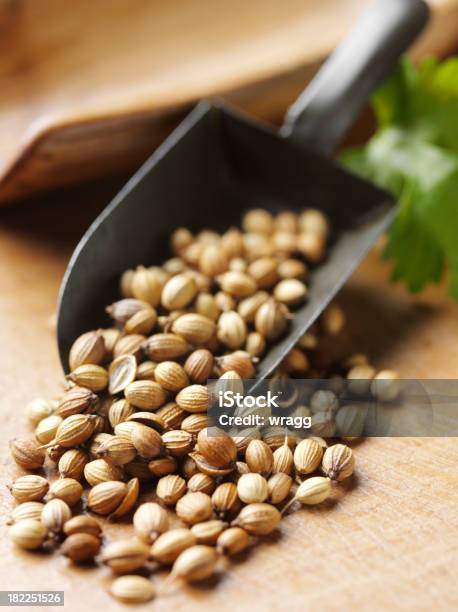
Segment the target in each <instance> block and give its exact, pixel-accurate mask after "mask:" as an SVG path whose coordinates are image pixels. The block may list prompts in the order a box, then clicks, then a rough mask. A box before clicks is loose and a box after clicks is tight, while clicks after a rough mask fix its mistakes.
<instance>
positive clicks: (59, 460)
mask: <svg viewBox="0 0 458 612" xmlns="http://www.w3.org/2000/svg"><path fill="white" fill-rule="evenodd" d="M328 235H329V226H328V222H327V220H326V218H325V217H324V216H323V214H322V213H321V212H319V211H317V210H314V209H308V210H305V211H304V212H303V213H302V214H300V215H298V214H295V213H291V212H282V213H280V214H278V215H277V216H276V217H273V216H272V215H271V214H270V213H268V212H267V211H264V210H261V209H254V210H251V211H249V212H248V213H247V214H246V215H245V217H244V218H243V221H242V230H238V229H236V228H232V229H229V230H228V231H227V232H226V233H224V234H223V235H218V234H217V233H215V232H213V231H209V230H204V231H202V232H200V233H199V234H197V235H196V236H194V235H192V234H191V232H189V231H188V230H186V229H178V230H176V231H175V232H174V234H173V235H172V237H171V250H172V253H173V257H172V258H171V259H169V260H167V261H166V262H165V263H164V264H163V265H162V266H153V267H150V268H147V267H143V266H140V267H138V268H137V269H136V270H128V271H126V272H125V273H124V274H123V275H122V278H121V282H120V290H121V299H120V300H119V301H117V302H115V303H114V304H111V305H110V306H108V307H107V312H108V314H109V315H110V317H111V318H112V321H113V325H112V327H110V328H108V329H100V330H95V331H89V332H87V333H85V334H83V335H82V336H80V337H79V338H77V339H76V340H75V342H74V344H73V347H72V349H71V351H70V355H69V365H70V370H71V372H70V374H69V376H68V377H67V384H68V388H67V390H66V391H65V393H64V394H63V395H62V397H61V398H59V399H58V400H57V401H47V400H43V399H37V400H33V401H32V402H30V403H29V404H28V405H27V407H26V415H27V418H28V420H29V421H30V423H31V424H32V426H33V427H34V435H33V436H32V437H26V438H21V439H15V440H13V441H12V442H11V452H12V456H13V458H14V459H15V461H16V463H17V464H18V465H19V466H20V467H21V468H23V469H24V470H27V471H28V472H32V473H30V474H27V475H24V476H21V477H19V478H17V479H16V480H15V481H14V482H13V483H12V485H11V492H12V495H13V497H14V498H15V500H16V501H17V502H18V505H17V506H16V507H15V508H14V510H13V512H12V515H11V521H10V522H11V527H10V531H9V533H10V537H11V540H12V541H13V542H14V544H15V545H16V546H18V547H20V548H23V549H26V550H37V549H40V548H42V547H56V548H59V549H60V550H61V552H62V553H63V554H64V555H66V556H67V557H68V558H69V559H70V561H71V562H72V563H94V562H96V563H97V564H103V565H105V566H107V567H108V568H109V569H110V570H111V571H112V572H113V575H114V576H116V578H115V579H114V580H113V582H112V584H111V593H112V595H113V596H114V597H116V598H117V599H118V600H120V601H123V602H126V603H136V602H144V601H148V600H150V599H152V598H153V597H154V596H155V594H156V592H157V588H156V587H155V585H154V583H153V580H154V576H153V578H152V579H148V578H146V577H145V576H144V573H143V574H142V575H137V574H135V572H137V571H138V570H145V568H146V569H148V568H150V569H151V572H152V573H153V571H154V569H155V568H156V567H161V568H170V574H169V578H168V579H167V580H168V581H172V580H176V579H181V580H185V581H189V582H194V581H200V580H204V579H206V578H208V577H210V576H211V575H212V574H213V573H214V572H216V571H221V569H222V564H221V563H220V558H221V557H222V556H226V557H230V556H232V555H236V554H238V553H240V552H242V551H244V550H245V549H247V548H248V547H250V546H252V545H253V544H255V543H256V542H257V541H258V539H259V538H261V537H262V536H265V535H267V534H269V533H271V532H272V531H274V530H276V529H277V528H278V525H279V523H280V520H281V517H282V514H285V512H286V511H289V510H290V509H291V507H297V506H299V507H300V505H301V504H302V505H305V506H306V505H313V504H318V503H321V502H323V501H324V500H325V499H327V498H328V497H329V495H330V494H331V493H332V488H333V486H338V483H339V481H341V480H343V479H345V478H348V477H349V476H351V474H352V473H353V470H354V464H355V460H354V454H353V451H352V449H351V448H350V447H349V446H347V445H346V444H342V443H341V442H339V440H338V439H336V438H334V437H333V436H334V435H335V434H336V429H335V414H336V412H337V408H336V407H338V396H337V394H335V395H334V397H333V398H332V397H330V395H329V393H330V392H327V393H328V395H326V396H323V395H321V396H320V397H317V396H315V397H312V399H311V402H310V406H299V407H298V410H300V411H301V414H307V413H308V414H310V415H311V417H312V423H313V424H312V434H313V435H312V436H311V437H309V438H306V439H303V440H299V439H296V438H295V437H294V436H292V435H291V434H288V435H285V432H284V431H282V430H274V431H272V430H263V431H260V432H258V435H256V436H255V435H253V436H249V435H240V436H238V437H230V436H228V435H223V434H221V435H220V436H215V435H214V434H213V435H209V432H208V418H207V414H206V413H207V407H208V390H207V386H206V382H207V380H208V379H209V378H218V377H224V378H230V379H247V378H253V377H255V375H256V365H257V363H258V362H259V360H261V359H262V356H263V354H264V352H265V351H266V349H267V348H268V346H269V345H272V344H273V343H275V342H276V341H277V340H279V339H280V338H281V337H282V335H283V334H285V333H286V332H287V328H288V323H289V321H290V319H291V318H292V317H293V316H294V307H296V306H298V305H300V304H301V303H302V302H303V301H304V300H306V297H307V285H306V280H307V274H308V266H309V265H316V264H318V263H319V261H320V260H321V259H322V258H323V257H324V256H325V251H326V243H327V239H328ZM344 322H345V318H344V315H343V313H342V311H341V310H340V308H339V307H338V306H337V305H331V306H330V307H329V308H328V309H327V311H325V313H324V314H323V315H322V317H321V319H320V320H319V321H318V323H317V324H316V325H315V326H314V327H313V328H312V329H311V330H310V331H309V332H308V333H307V334H305V335H304V337H303V338H301V340H300V342H299V343H298V345H297V347H296V348H295V349H293V351H291V353H290V354H289V355H288V356H287V357H286V358H285V360H284V363H283V364H282V365H281V367H280V369H279V372H278V373H277V376H283V377H290V376H291V377H299V378H306V377H307V376H309V375H310V374H311V373H313V377H315V378H316V377H320V376H321V377H325V376H327V375H328V373H327V372H322V371H319V370H318V369H317V367H316V365H314V363H313V354H314V351H316V350H317V349H318V348H319V346H320V343H321V341H322V340H323V338H325V337H326V336H329V335H333V336H335V335H337V334H339V332H340V331H341V329H342V327H343V325H344ZM340 369H341V371H344V372H345V375H346V376H347V377H348V378H351V379H354V382H355V388H356V386H357V385H361V380H362V379H364V380H365V381H367V384H369V385H370V384H371V383H372V384H374V382H376V380H377V379H380V378H383V379H386V378H388V379H390V380H392V381H393V384H395V383H396V381H397V378H398V377H397V375H396V373H394V372H391V371H384V372H379V373H378V374H377V372H376V371H375V370H374V369H373V368H372V367H371V366H370V365H369V363H368V362H367V359H366V358H365V357H364V356H363V355H355V356H352V357H351V358H350V359H349V360H348V361H347V362H346V363H344V364H341V365H340ZM317 393H320V392H317ZM384 393H386V387H384ZM324 399H326V401H324ZM45 462H46V464H47V467H48V472H49V471H50V470H51V471H52V472H53V473H55V476H56V478H55V479H53V481H52V482H51V483H49V482H48V480H47V479H46V478H44V477H43V476H42V475H40V472H42V469H43V466H44V465H45ZM49 466H51V468H50V469H49ZM42 473H43V472H42ZM145 500H148V501H145ZM150 500H153V501H150ZM296 502H297V503H296ZM172 513H173V514H174V515H175V517H173V516H172ZM123 517H124V518H125V517H132V523H133V531H134V532H135V537H130V538H128V539H120V540H114V541H106V538H104V536H103V525H104V520H105V519H108V520H110V521H116V520H117V519H120V518H123ZM172 518H173V520H171V519H172ZM177 523H178V524H179V525H181V526H177Z"/></svg>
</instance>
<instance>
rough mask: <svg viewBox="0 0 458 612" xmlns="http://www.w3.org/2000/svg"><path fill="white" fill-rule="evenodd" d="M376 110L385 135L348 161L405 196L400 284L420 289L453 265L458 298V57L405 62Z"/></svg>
mask: <svg viewBox="0 0 458 612" xmlns="http://www.w3.org/2000/svg"><path fill="white" fill-rule="evenodd" d="M373 107H374V112H375V115H376V118H377V123H378V131H377V132H376V134H375V135H374V136H373V137H372V138H371V139H370V140H369V142H368V143H367V144H366V145H365V146H364V147H359V148H356V149H350V150H347V151H344V153H343V154H342V156H341V161H342V162H343V163H344V164H345V165H346V166H347V167H348V168H350V169H351V170H353V171H354V172H356V173H357V174H360V175H362V176H365V177H366V178H368V179H369V180H372V181H373V182H375V183H376V184H377V185H379V186H381V187H383V188H385V189H388V190H389V191H391V192H392V193H394V194H395V195H396V196H397V197H398V198H399V202H400V212H399V215H398V218H397V219H396V221H395V222H394V224H393V226H392V228H391V230H390V234H389V237H388V243H387V246H386V249H385V251H384V256H385V258H387V259H391V260H393V261H394V270H393V280H403V281H404V282H405V283H406V284H407V286H408V288H409V289H410V290H411V291H420V290H421V289H423V288H424V286H425V285H426V284H427V283H428V282H438V281H439V280H440V278H441V276H442V272H443V269H444V265H445V264H446V265H447V267H448V271H449V289H450V294H451V295H453V296H454V297H455V298H456V299H458V58H452V59H450V60H447V61H445V62H443V63H438V62H437V61H435V60H432V59H429V60H426V61H424V62H423V63H422V64H421V65H420V66H419V67H418V68H415V67H414V66H413V65H412V64H411V63H410V62H409V61H408V60H405V61H403V62H402V64H401V65H400V67H399V69H398V70H397V72H396V73H395V74H394V75H393V77H391V78H390V79H389V80H388V81H387V82H386V83H385V85H384V86H383V87H382V88H381V89H380V90H379V91H378V92H377V94H376V95H375V96H374V100H373Z"/></svg>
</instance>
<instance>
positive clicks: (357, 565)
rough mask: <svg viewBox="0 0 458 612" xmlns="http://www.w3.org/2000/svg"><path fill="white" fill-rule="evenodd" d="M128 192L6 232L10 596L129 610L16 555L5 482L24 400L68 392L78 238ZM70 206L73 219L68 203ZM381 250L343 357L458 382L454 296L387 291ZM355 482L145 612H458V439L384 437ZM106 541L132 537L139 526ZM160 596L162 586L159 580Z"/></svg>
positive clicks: (91, 585)
mask: <svg viewBox="0 0 458 612" xmlns="http://www.w3.org/2000/svg"><path fill="white" fill-rule="evenodd" d="M117 187H118V184H116V183H113V184H111V185H104V186H101V187H99V188H95V187H91V188H87V189H86V190H79V191H78V192H75V193H63V192H62V193H56V194H54V195H53V196H52V197H51V198H47V199H46V200H43V199H42V200H40V201H35V202H30V203H29V204H27V205H25V206H23V207H21V208H17V209H9V210H7V211H6V210H5V211H3V213H2V217H1V221H2V223H1V226H0V278H1V279H2V291H1V292H0V320H1V322H2V323H1V326H0V346H1V353H0V387H1V388H0V391H1V392H0V436H1V447H2V459H1V466H2V469H1V470H0V481H1V489H0V513H1V515H2V518H1V520H0V523H1V527H0V529H1V534H0V589H7V588H8V589H42V590H43V589H63V590H64V591H65V598H66V605H65V610H68V611H71V612H73V611H75V612H77V611H78V610H102V609H105V610H123V609H127V608H124V607H123V606H121V605H118V604H117V603H115V602H113V600H112V599H111V598H110V596H109V595H108V594H107V592H106V587H107V586H108V584H109V581H110V577H109V573H108V572H106V571H105V570H103V569H91V568H83V569H81V568H80V569H75V568H73V567H69V566H68V563H67V560H66V559H64V558H63V557H60V556H59V555H58V554H57V553H56V554H54V555H45V554H32V553H26V552H21V551H17V550H14V549H13V547H12V546H11V544H10V542H9V540H8V538H7V537H6V533H5V532H6V527H5V519H6V516H7V515H8V513H9V512H10V510H11V508H12V506H13V503H12V499H11V497H10V494H9V492H8V491H7V489H6V485H7V484H8V483H10V482H11V479H12V478H13V477H14V476H15V475H17V474H18V472H19V471H18V470H17V468H16V467H15V466H14V465H12V464H11V461H10V459H9V457H8V451H7V443H8V440H9V439H11V438H12V437H14V436H17V435H22V434H24V432H26V431H27V425H26V423H25V420H24V417H23V407H24V405H25V403H26V402H27V401H28V400H29V399H31V398H33V397H35V396H37V395H44V396H47V397H53V396H54V395H56V394H57V393H59V391H60V389H61V382H62V379H61V376H60V366H59V362H58V357H57V351H56V343H55V338H54V332H53V329H52V325H51V324H50V318H51V317H52V313H53V311H54V308H55V301H56V293H57V290H58V286H59V282H60V278H61V275H62V273H63V271H64V269H65V266H66V262H67V259H68V257H69V255H70V253H71V250H72V248H73V246H74V245H75V243H76V241H77V239H78V237H79V235H80V234H81V233H82V231H83V229H84V228H85V227H86V226H87V225H88V223H89V222H90V220H91V219H92V218H93V216H94V214H95V212H96V211H97V209H99V208H101V206H103V205H104V204H105V203H106V201H107V200H108V198H109V196H111V195H112V193H113V192H114V191H115V190H116V189H117ZM63 202H65V205H66V208H65V211H66V212H65V216H62V214H61V211H62V208H61V207H62V203H63ZM387 273H388V269H387V266H385V265H382V264H381V263H380V261H379V259H378V254H377V253H376V250H375V251H374V252H372V253H371V254H370V256H369V257H368V258H367V259H366V260H365V262H364V263H363V265H362V266H361V268H360V269H359V270H358V272H357V273H356V274H355V275H354V277H353V278H352V280H351V281H350V283H349V284H348V286H347V287H346V288H345V289H344V291H343V292H342V293H341V294H340V297H339V299H340V301H341V302H342V303H343V304H344V306H345V308H346V310H347V312H348V323H349V324H348V330H347V332H346V334H345V337H344V338H342V339H341V340H340V341H339V343H338V344H337V343H335V346H334V349H335V350H337V351H344V350H345V351H346V350H348V349H349V348H350V347H352V346H353V347H354V348H356V349H358V350H367V352H368V353H369V354H370V355H371V356H372V359H373V362H374V363H375V365H376V366H377V367H385V366H386V367H395V368H397V369H398V370H399V371H400V372H401V374H402V375H403V376H405V377H409V376H412V377H413V376H418V377H450V378H456V377H457V373H458V343H457V338H458V306H457V304H455V303H452V302H451V301H450V300H449V299H448V298H447V297H446V296H445V292H444V289H443V287H436V288H433V289H430V290H428V291H427V292H426V293H425V294H424V295H422V296H421V297H416V298H412V297H410V296H408V295H407V294H406V293H405V292H404V291H403V290H402V288H399V287H396V288H394V287H392V286H391V285H389V284H388V281H387ZM355 452H356V458H357V471H356V475H355V477H354V478H352V479H351V480H350V481H348V482H346V483H345V484H343V485H341V486H339V487H337V488H336V489H335V492H334V495H333V498H332V499H331V500H330V501H329V502H327V503H325V504H324V505H323V507H319V508H315V509H304V510H300V511H298V512H296V513H294V514H291V515H290V516H288V517H287V518H286V519H285V520H284V521H283V522H282V524H281V529H280V531H279V533H278V534H276V535H275V536H272V537H271V538H267V539H266V540H264V541H263V543H262V544H260V545H259V546H257V547H255V548H254V549H253V550H252V551H251V552H250V553H249V554H248V555H247V556H246V558H242V559H240V560H237V561H235V562H234V563H231V564H229V565H228V567H227V569H226V571H225V572H222V574H221V577H220V578H219V579H217V580H215V581H214V582H212V583H209V584H205V585H203V586H200V587H188V588H183V589H182V588H179V587H178V586H176V587H175V588H173V589H171V590H170V591H169V592H168V593H167V594H164V595H163V596H161V597H159V598H158V599H157V601H155V602H153V603H152V604H149V605H147V606H140V607H136V609H138V610H145V611H146V610H159V611H164V612H166V611H169V610H171V609H174V610H176V611H186V612H188V611H190V612H191V611H194V610H195V611H199V612H202V610H219V611H220V612H226V611H227V612H233V611H234V610H240V611H242V612H245V611H246V612H249V611H251V612H254V611H256V612H257V611H258V610H259V611H261V610H262V611H270V610H272V611H273V610H278V609H285V610H288V611H291V612H296V611H298V612H299V611H300V612H303V611H304V610H316V609H320V610H324V611H328V610H349V609H356V610H368V611H369V610H370V611H373V610H381V611H382V610H387V609H391V610H396V611H397V610H406V611H407V610H408V611H411V610H413V609H415V610H431V609H434V610H439V611H442V610H443V611H450V610H453V609H456V608H457V606H458V583H457V581H456V565H457V560H458V513H457V511H456V509H457V507H458V475H457V465H458V440H456V439H410V438H409V439H372V440H366V441H364V442H362V443H361V444H359V445H358V446H357V447H356V448H355ZM106 533H107V537H108V538H116V537H119V536H120V535H121V534H131V528H130V527H129V526H127V525H126V524H121V525H110V526H108V527H107V531H106ZM153 581H154V583H155V584H156V586H157V588H158V589H160V588H161V585H162V582H163V576H162V575H161V574H157V575H154V576H153Z"/></svg>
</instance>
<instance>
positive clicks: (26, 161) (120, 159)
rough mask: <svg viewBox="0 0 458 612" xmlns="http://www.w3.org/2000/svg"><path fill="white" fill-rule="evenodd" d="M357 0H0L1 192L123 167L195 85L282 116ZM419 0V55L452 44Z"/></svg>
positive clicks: (444, 20) (164, 129)
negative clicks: (423, 22)
mask: <svg viewBox="0 0 458 612" xmlns="http://www.w3.org/2000/svg"><path fill="white" fill-rule="evenodd" d="M400 1H402V0H400ZM368 4H369V1H368V0H288V2H278V0H250V1H249V2H247V1H246V0H218V1H217V2H209V1H208V0H173V1H170V2H164V1H163V0H129V1H126V0H73V1H72V2H71V3H68V2H62V0H40V1H37V0H0V134H1V138H0V203H1V204H8V203H10V202H11V201H13V200H17V199H24V198H25V197H29V196H31V195H34V194H36V193H39V192H42V191H46V190H49V189H51V188H56V187H61V186H64V185H80V184H81V183H83V182H87V181H89V180H93V179H95V178H99V177H106V176H113V175H118V176H119V174H120V173H123V174H127V173H129V172H131V171H132V170H134V169H135V168H137V167H138V165H139V164H140V163H141V162H142V161H143V160H144V159H146V157H147V156H148V155H149V154H150V153H151V151H152V150H153V148H154V147H155V146H156V145H157V144H158V143H159V142H161V141H162V140H163V138H164V136H165V135H166V134H167V133H168V132H169V131H170V130H171V129H172V127H173V126H174V125H176V124H177V122H178V121H179V119H180V118H181V117H182V116H183V114H184V113H185V111H186V110H188V109H189V108H190V106H192V105H193V104H194V103H195V102H196V101H198V100H199V99H201V98H204V97H208V96H215V95H216V96H217V95H224V96H225V97H226V98H227V99H229V100H230V101H232V102H233V103H234V104H236V105H237V106H239V107H241V108H243V109H244V110H246V111H248V112H250V113H251V114H252V115H254V116H257V117H260V118H263V119H266V120H269V121H274V122H279V121H280V120H281V118H282V116H283V114H284V111H285V109H286V108H287V106H288V104H289V103H291V102H292V101H293V100H294V99H295V98H296V96H297V95H298V94H299V92H300V91H301V90H302V89H303V88H304V86H305V84H306V83H307V82H308V81H309V80H310V78H311V76H312V75H313V74H314V72H315V71H316V70H317V68H318V66H319V65H320V63H321V62H322V61H323V60H324V59H325V58H326V56H327V55H328V54H329V53H330V52H331V51H332V50H333V49H334V47H335V46H336V45H337V44H338V42H339V41H340V40H341V39H342V38H343V36H344V35H345V33H346V32H347V31H348V30H349V28H350V26H351V25H352V24H353V23H354V21H355V19H356V18H357V16H358V14H359V13H361V11H362V10H363V9H364V8H365V6H367V5H368ZM429 4H430V6H431V8H432V19H431V22H430V25H429V27H428V29H427V31H426V32H425V33H424V34H423V36H422V37H421V39H420V40H419V41H418V43H417V44H416V45H415V48H414V49H413V50H412V55H413V56H414V57H415V58H416V59H418V58H421V57H424V56H426V55H430V54H434V55H435V56H438V57H443V56H445V55H447V54H449V53H450V52H452V51H453V50H455V49H456V48H457V46H458V0H429ZM363 135H364V131H363Z"/></svg>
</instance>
